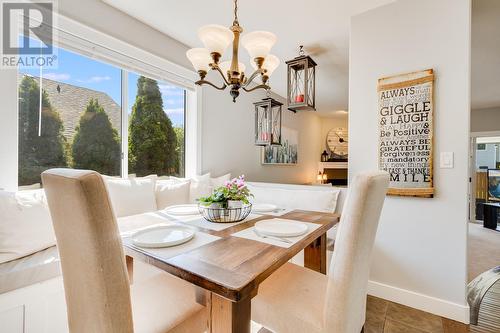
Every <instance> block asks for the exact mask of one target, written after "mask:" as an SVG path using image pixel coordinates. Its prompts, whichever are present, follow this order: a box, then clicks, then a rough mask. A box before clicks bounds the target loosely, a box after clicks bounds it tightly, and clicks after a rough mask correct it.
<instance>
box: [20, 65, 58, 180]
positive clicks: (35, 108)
mask: <svg viewBox="0 0 500 333" xmlns="http://www.w3.org/2000/svg"><path fill="white" fill-rule="evenodd" d="M39 107H40V86H39V85H38V83H37V81H36V80H35V79H34V78H33V77H31V76H27V75H25V76H23V79H22V80H21V83H20V84H19V134H18V135H19V157H18V159H19V160H18V161H19V175H18V181H19V185H30V184H34V183H40V182H41V179H40V174H41V173H42V172H43V171H44V170H46V169H50V168H55V167H65V166H67V163H66V154H65V145H66V139H65V138H64V136H63V130H64V126H63V123H62V120H61V118H60V117H59V113H58V112H57V111H56V110H54V109H53V108H52V105H51V104H50V101H49V99H48V96H47V93H46V92H45V91H42V113H41V122H40V119H39V116H40V110H39ZM40 123H41V131H40V132H39V124H40Z"/></svg>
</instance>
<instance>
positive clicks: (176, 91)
mask: <svg viewBox="0 0 500 333" xmlns="http://www.w3.org/2000/svg"><path fill="white" fill-rule="evenodd" d="M158 88H160V92H161V94H162V95H164V96H183V95H184V91H183V90H182V89H181V88H179V87H176V86H172V85H169V84H159V85H158Z"/></svg>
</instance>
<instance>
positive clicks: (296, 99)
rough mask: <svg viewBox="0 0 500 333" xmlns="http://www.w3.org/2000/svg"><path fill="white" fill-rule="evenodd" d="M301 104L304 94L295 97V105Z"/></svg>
mask: <svg viewBox="0 0 500 333" xmlns="http://www.w3.org/2000/svg"><path fill="white" fill-rule="evenodd" d="M303 102H304V94H300V95H297V96H295V103H303Z"/></svg>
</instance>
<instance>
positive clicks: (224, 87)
mask: <svg viewBox="0 0 500 333" xmlns="http://www.w3.org/2000/svg"><path fill="white" fill-rule="evenodd" d="M195 84H197V85H199V86H201V85H202V84H208V85H209V86H212V87H214V88H215V89H217V90H224V89H226V87H227V85H226V84H222V87H217V86H216V85H215V84H213V83H212V82H210V81H207V80H198V81H196V82H195Z"/></svg>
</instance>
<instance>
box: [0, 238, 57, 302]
mask: <svg viewBox="0 0 500 333" xmlns="http://www.w3.org/2000/svg"><path fill="white" fill-rule="evenodd" d="M59 275H61V266H60V260H59V253H58V252H57V248H56V247H55V246H51V247H49V248H48V249H45V250H42V251H38V252H36V253H33V254H31V255H29V256H26V257H23V258H20V259H17V260H12V261H9V262H6V263H3V264H0V294H2V293H5V292H8V291H11V290H14V289H19V288H22V287H26V286H29V285H32V284H35V283H37V282H41V281H45V280H49V279H51V278H54V277H56V276H59Z"/></svg>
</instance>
